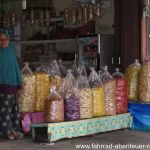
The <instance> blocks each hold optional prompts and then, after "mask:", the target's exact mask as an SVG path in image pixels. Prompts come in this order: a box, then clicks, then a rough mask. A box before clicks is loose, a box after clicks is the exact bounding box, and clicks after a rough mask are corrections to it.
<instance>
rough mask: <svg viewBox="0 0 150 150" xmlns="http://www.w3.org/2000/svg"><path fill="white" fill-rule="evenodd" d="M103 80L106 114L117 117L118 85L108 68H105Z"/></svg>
mask: <svg viewBox="0 0 150 150" xmlns="http://www.w3.org/2000/svg"><path fill="white" fill-rule="evenodd" d="M101 80H102V82H103V85H104V94H105V114H106V115H115V114H116V95H115V89H116V83H115V80H114V79H113V77H112V76H111V75H110V73H109V72H108V71H107V66H105V67H104V72H103V74H102V76H101Z"/></svg>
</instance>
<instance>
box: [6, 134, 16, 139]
mask: <svg viewBox="0 0 150 150" xmlns="http://www.w3.org/2000/svg"><path fill="white" fill-rule="evenodd" d="M7 138H8V139H9V140H14V139H15V137H14V135H13V134H7Z"/></svg>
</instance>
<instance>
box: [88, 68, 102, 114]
mask: <svg viewBox="0 0 150 150" xmlns="http://www.w3.org/2000/svg"><path fill="white" fill-rule="evenodd" d="M88 81H89V85H90V88H91V92H92V114H93V116H94V117H98V116H103V115H105V102H104V87H103V83H102V81H101V79H100V78H99V76H98V74H97V73H96V71H95V70H94V68H91V73H90V75H89V77H88Z"/></svg>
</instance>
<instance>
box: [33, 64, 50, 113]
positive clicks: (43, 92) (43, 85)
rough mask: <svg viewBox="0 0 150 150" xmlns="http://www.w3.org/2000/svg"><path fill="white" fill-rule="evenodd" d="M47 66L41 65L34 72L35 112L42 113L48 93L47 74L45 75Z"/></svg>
mask: <svg viewBox="0 0 150 150" xmlns="http://www.w3.org/2000/svg"><path fill="white" fill-rule="evenodd" d="M45 69H48V68H47V66H45V65H43V66H40V68H38V69H37V71H36V72H35V77H36V86H35V106H34V110H35V111H36V112H42V111H44V101H45V98H46V97H47V96H48V93H49V88H50V85H49V74H48V73H46V70H45Z"/></svg>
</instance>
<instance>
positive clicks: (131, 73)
mask: <svg viewBox="0 0 150 150" xmlns="http://www.w3.org/2000/svg"><path fill="white" fill-rule="evenodd" d="M140 68H141V65H140V63H139V61H138V60H137V59H136V60H135V62H134V63H133V64H131V65H129V66H128V68H127V69H126V71H125V76H126V79H127V96H128V99H129V100H137V99H138V98H139V84H138V83H139V75H140Z"/></svg>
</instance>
